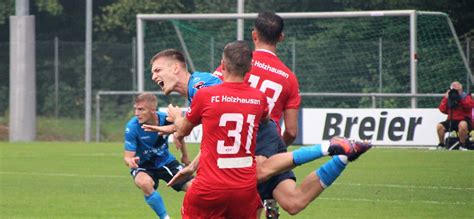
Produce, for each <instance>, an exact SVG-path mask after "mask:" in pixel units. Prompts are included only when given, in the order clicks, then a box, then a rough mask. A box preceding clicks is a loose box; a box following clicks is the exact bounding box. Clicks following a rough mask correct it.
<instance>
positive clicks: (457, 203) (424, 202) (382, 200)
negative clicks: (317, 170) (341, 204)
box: [318, 197, 468, 205]
mask: <svg viewBox="0 0 474 219" xmlns="http://www.w3.org/2000/svg"><path fill="white" fill-rule="evenodd" d="M318 199H323V200H330V201H354V202H387V203H400V204H405V203H407V202H408V203H423V204H435V205H467V204H468V203H466V202H459V201H456V202H439V201H430V200H409V201H407V200H396V199H395V200H387V199H378V198H377V199H365V198H325V197H319V198H318Z"/></svg>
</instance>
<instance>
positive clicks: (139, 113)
mask: <svg viewBox="0 0 474 219" xmlns="http://www.w3.org/2000/svg"><path fill="white" fill-rule="evenodd" d="M133 107H134V108H135V116H136V117H137V119H138V122H139V123H140V124H153V116H154V115H155V111H154V109H153V108H152V107H151V106H150V105H149V104H147V102H146V101H139V102H136V103H135V105H133Z"/></svg>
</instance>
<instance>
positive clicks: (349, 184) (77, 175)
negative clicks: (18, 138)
mask: <svg viewBox="0 0 474 219" xmlns="http://www.w3.org/2000/svg"><path fill="white" fill-rule="evenodd" d="M0 174H10V175H34V176H61V177H88V178H128V177H129V176H128V175H83V174H74V173H39V172H37V173H34V172H4V171H0ZM334 184H335V185H348V186H364V187H386V188H403V189H434V190H460V191H466V190H474V188H469V187H467V188H460V187H450V186H449V187H447V186H412V185H396V184H362V183H337V182H336V183H334Z"/></svg>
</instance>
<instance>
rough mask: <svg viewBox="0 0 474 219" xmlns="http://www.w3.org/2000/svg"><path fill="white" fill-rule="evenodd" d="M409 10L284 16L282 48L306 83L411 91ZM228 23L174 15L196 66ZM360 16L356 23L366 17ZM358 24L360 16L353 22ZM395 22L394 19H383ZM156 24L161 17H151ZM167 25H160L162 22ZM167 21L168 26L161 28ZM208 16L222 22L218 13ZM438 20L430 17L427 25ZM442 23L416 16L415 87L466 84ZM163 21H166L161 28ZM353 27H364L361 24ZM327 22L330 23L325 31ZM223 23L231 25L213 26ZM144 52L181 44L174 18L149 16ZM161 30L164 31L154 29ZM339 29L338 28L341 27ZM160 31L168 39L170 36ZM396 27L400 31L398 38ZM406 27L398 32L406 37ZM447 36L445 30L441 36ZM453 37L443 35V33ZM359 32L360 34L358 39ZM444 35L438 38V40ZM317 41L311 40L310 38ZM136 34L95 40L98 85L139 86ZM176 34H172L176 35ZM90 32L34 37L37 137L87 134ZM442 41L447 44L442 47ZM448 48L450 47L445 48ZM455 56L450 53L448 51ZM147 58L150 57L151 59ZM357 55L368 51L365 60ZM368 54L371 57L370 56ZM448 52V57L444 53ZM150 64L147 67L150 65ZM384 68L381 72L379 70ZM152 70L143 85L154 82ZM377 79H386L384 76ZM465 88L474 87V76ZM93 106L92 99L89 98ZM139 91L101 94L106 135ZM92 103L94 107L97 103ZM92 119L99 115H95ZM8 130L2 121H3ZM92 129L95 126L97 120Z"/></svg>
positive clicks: (4, 50) (320, 104)
mask: <svg viewBox="0 0 474 219" xmlns="http://www.w3.org/2000/svg"><path fill="white" fill-rule="evenodd" d="M404 19H406V18H396V19H394V20H392V21H376V22H373V21H361V20H352V21H346V22H345V23H343V24H339V25H335V24H332V23H331V22H333V21H329V20H326V21H324V22H320V23H314V22H313V21H297V20H290V21H287V22H286V23H285V24H286V27H285V34H286V41H285V42H284V43H282V44H281V45H280V46H279V48H278V54H279V56H280V58H281V59H282V60H283V61H284V62H285V63H286V64H287V65H288V66H289V67H290V68H293V69H294V70H295V72H296V74H297V76H298V79H299V81H300V84H301V91H302V92H318V93H334V92H363V93H378V92H380V93H409V82H408V79H406V78H407V77H409V75H407V73H408V72H409V71H408V68H409V67H408V66H409V65H408V58H407V57H406V56H407V54H408V47H407V46H408V41H407V40H406V37H407V34H408V26H406V25H405V23H406V20H404ZM229 22H230V23H229V24H227V25H224V27H226V28H228V29H229V30H228V33H227V34H228V35H229V36H230V38H228V39H229V40H226V39H227V36H226V37H221V39H219V34H217V33H215V32H213V31H210V29H208V28H207V29H205V30H204V29H202V28H200V25H201V26H202V25H203V24H202V23H201V24H200V23H199V22H175V23H174V25H175V26H176V27H178V28H179V30H180V31H181V34H182V35H183V38H184V41H185V42H186V43H187V45H188V49H189V51H190V53H191V57H192V59H193V61H194V65H195V68H196V69H199V70H206V71H212V70H213V68H215V67H216V66H217V65H218V63H219V60H220V54H221V50H222V47H223V45H224V44H225V43H226V42H228V41H230V40H233V39H235V26H236V25H235V21H229ZM361 23H362V24H363V25H360V24H361ZM356 24H357V25H356ZM387 24H389V27H390V28H387V26H386V25H387ZM154 25H155V27H153V26H154ZM160 25H161V26H160ZM163 25H165V26H167V29H164V28H163ZM207 25H211V26H215V27H216V28H217V27H222V23H221V24H218V23H215V24H213V23H212V22H211V23H210V22H207ZM430 25H432V26H430ZM446 25H447V24H446V23H442V21H441V20H440V21H437V20H436V19H434V20H432V19H427V20H424V19H423V18H420V19H419V25H418V54H419V60H418V92H419V93H443V92H444V91H445V90H446V89H447V86H448V85H449V82H450V81H453V80H459V81H461V82H462V83H463V84H464V85H465V86H466V85H467V84H469V82H468V79H467V78H468V76H467V75H466V72H465V70H463V66H462V63H461V62H460V60H459V57H457V58H456V57H454V56H456V54H458V53H457V52H456V51H455V50H456V48H455V45H454V41H453V39H452V36H451V38H449V36H448V35H447V32H446V28H447V26H446ZM245 26H246V27H247V28H246V31H247V32H246V33H244V36H245V39H246V40H248V41H250V38H249V34H248V31H250V27H251V21H246V23H245ZM160 28H161V29H160ZM355 28H359V30H356V29H355ZM397 28H401V29H407V30H406V31H405V33H404V34H402V35H401V36H399V35H390V32H389V31H390V30H392V29H397ZM328 30H331V31H328ZM216 31H220V32H225V31H226V30H222V29H216ZM146 33H147V34H148V37H147V38H146V39H147V42H146V43H147V47H146V57H145V59H146V60H147V59H149V58H150V57H151V56H152V55H153V54H154V53H155V52H157V51H159V50H160V49H164V48H167V47H178V48H181V44H180V43H179V42H178V41H177V36H176V29H174V26H173V23H164V22H161V23H160V24H148V25H147V32H146ZM157 34H159V35H160V38H158V37H153V36H154V35H157ZM336 35H337V36H338V37H335V36H336ZM161 37H167V38H168V39H169V41H168V43H167V44H163V43H164V42H165V41H164V40H163V39H165V38H161ZM397 37H398V38H397ZM400 37H402V38H400ZM443 37H445V38H443ZM446 37H447V38H446ZM353 39H362V40H363V41H355V40H353ZM439 39H441V40H439ZM309 40H310V41H311V42H314V43H312V44H307V42H306V41H309ZM134 42H135V41H134V39H130V43H104V42H95V43H94V44H93V52H92V54H93V61H92V66H93V69H92V89H93V95H95V94H96V93H97V92H98V91H99V90H106V91H107V90H108V91H114V90H115V91H118V90H120V91H124V90H125V91H127V90H128V91H131V90H135V89H136V72H135V69H136V67H135V65H136V61H135V60H136V57H135V55H136V50H135V46H136V45H135V44H134ZM170 42H172V43H170ZM461 45H462V46H463V50H464V52H465V53H469V54H471V55H470V56H469V63H470V65H471V66H472V63H473V58H472V51H473V48H474V46H473V43H472V38H469V37H467V36H466V37H462V38H461ZM84 46H85V44H84V42H68V41H62V40H61V39H56V40H55V39H54V38H53V39H50V40H46V41H37V42H36V54H37V58H36V69H37V77H36V84H37V106H36V107H37V108H36V110H37V114H38V116H39V117H38V126H39V129H38V138H37V139H38V140H83V128H84V93H85V92H84ZM440 46H446V47H443V48H442V49H440ZM446 48H447V49H446ZM453 57H454V59H456V60H453V61H449V59H453ZM146 60H145V63H147V61H146ZM361 60H365V62H362V61H361ZM367 60H368V62H367ZM446 60H448V61H446ZM146 71H147V72H149V70H148V69H147V70H146ZM8 72H9V44H8V43H5V42H0V125H1V126H2V129H0V139H2V140H7V138H8V135H4V134H2V132H5V127H7V124H8V93H9V87H8V86H9V73H8ZM379 76H382V77H379ZM149 77H150V75H149V74H148V73H146V75H145V81H146V86H145V87H146V90H157V87H156V86H155V85H153V84H152V82H151V80H149ZM380 79H381V80H380ZM465 89H470V90H472V89H473V88H472V85H470V86H466V87H465ZM159 98H160V105H161V106H164V105H167V104H168V102H172V103H174V104H178V105H184V103H185V102H184V99H183V98H179V97H166V98H165V97H163V96H160V97H159ZM409 102H410V101H409V97H376V98H375V103H376V104H375V106H376V107H378V108H381V107H384V108H395V107H401V108H406V107H410V105H409ZM418 103H419V104H418V107H423V108H434V107H437V105H438V103H439V97H421V98H419V101H418ZM93 104H94V105H93V107H95V101H94V103H93ZM132 104H133V96H130V95H107V96H104V97H101V106H100V111H101V120H102V122H101V123H102V127H101V139H102V140H120V139H121V136H122V128H123V126H124V124H125V122H126V121H127V120H128V119H129V118H130V117H131V116H132V115H133V111H132ZM373 104H374V101H373V99H372V98H371V97H362V96H361V97H335V96H330V97H327V96H311V95H305V96H303V107H317V108H326V107H338V108H349V107H350V108H370V107H373ZM95 110H96V109H95V108H94V109H93V112H95ZM93 125H94V123H93ZM2 130H3V131H2ZM93 130H95V127H94V126H93Z"/></svg>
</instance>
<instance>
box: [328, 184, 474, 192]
mask: <svg viewBox="0 0 474 219" xmlns="http://www.w3.org/2000/svg"><path fill="white" fill-rule="evenodd" d="M334 184H336V185H337V184H339V185H348V186H364V187H386V188H400V189H433V190H460V191H466V190H470V191H474V188H469V187H467V188H463V187H452V186H412V185H397V184H361V183H337V182H336V183H334Z"/></svg>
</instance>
